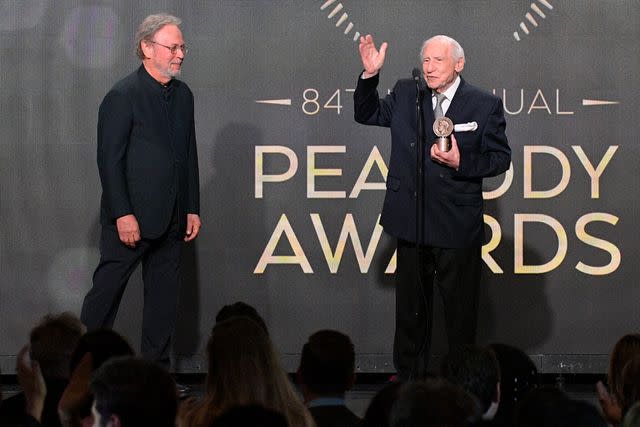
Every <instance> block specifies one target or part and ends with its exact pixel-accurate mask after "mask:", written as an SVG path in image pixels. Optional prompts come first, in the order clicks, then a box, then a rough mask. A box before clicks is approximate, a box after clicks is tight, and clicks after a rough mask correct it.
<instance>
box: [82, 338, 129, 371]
mask: <svg viewBox="0 0 640 427" xmlns="http://www.w3.org/2000/svg"><path fill="white" fill-rule="evenodd" d="M87 353H91V356H92V362H93V370H96V369H97V368H99V367H100V366H102V364H103V363H104V362H106V361H107V360H109V359H112V358H114V357H118V356H133V355H134V354H135V352H134V351H133V348H132V347H131V344H129V342H128V341H127V340H126V339H125V338H124V337H123V336H122V335H120V334H119V333H118V332H116V331H114V330H113V329H107V328H102V329H95V330H93V331H89V332H87V333H86V334H84V335H83V336H82V338H80V340H79V341H78V344H77V345H76V347H75V348H74V350H73V353H72V354H71V361H70V369H71V372H73V370H74V369H75V368H76V366H78V364H79V363H80V360H82V357H83V356H84V355H85V354H87Z"/></svg>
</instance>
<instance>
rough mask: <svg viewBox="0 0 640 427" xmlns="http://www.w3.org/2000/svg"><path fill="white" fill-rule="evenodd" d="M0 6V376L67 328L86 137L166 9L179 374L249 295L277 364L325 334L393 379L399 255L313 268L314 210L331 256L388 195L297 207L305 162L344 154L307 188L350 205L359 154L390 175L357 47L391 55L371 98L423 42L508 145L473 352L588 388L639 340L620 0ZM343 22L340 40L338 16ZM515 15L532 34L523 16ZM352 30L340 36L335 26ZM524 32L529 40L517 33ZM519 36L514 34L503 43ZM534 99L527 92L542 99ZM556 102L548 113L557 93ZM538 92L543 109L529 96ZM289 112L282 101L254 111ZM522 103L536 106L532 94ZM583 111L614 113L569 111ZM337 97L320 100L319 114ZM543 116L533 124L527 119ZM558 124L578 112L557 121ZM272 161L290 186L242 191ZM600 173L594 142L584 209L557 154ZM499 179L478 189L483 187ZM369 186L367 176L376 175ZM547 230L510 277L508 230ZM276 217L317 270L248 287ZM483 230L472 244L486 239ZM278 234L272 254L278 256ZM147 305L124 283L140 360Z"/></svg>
mask: <svg viewBox="0 0 640 427" xmlns="http://www.w3.org/2000/svg"><path fill="white" fill-rule="evenodd" d="M323 3H324V1H319V0H300V1H196V2H184V1H168V0H167V1H155V2H154V1H136V2H128V1H117V0H116V1H98V0H94V1H55V2H54V1H53V0H50V1H47V0H23V1H9V0H3V1H0V161H1V168H0V218H1V220H0V282H1V288H0V367H1V368H2V371H3V372H11V371H12V370H13V367H14V355H15V354H16V353H17V351H18V350H19V348H20V347H21V346H22V345H23V343H24V342H25V341H26V339H27V335H28V331H29V329H30V328H31V326H32V325H33V324H34V323H35V322H36V321H37V320H38V319H39V318H40V317H41V316H42V315H43V314H45V313H48V312H60V311H63V310H72V311H74V312H76V313H79V310H80V306H81V303H82V298H83V296H84V294H85V293H86V291H87V290H88V288H89V287H90V284H91V275H92V273H93V269H94V268H95V265H96V263H97V259H98V253H97V243H98V237H99V224H98V205H99V197H100V183H99V179H98V173H97V167H96V162H95V157H96V140H95V128H96V120H97V109H98V105H99V103H100V101H101V99H102V97H103V96H104V94H105V93H106V92H107V90H108V89H109V88H110V87H111V86H112V85H113V83H114V82H116V81H117V80H118V79H120V78H121V77H123V76H124V75H126V74H128V73H129V72H131V71H132V70H133V69H135V67H137V65H138V61H137V59H136V57H135V55H134V54H133V42H132V39H133V34H134V32H135V29H136V27H137V25H138V23H139V22H140V21H141V20H142V19H143V18H144V17H145V16H147V15H148V14H150V13H154V12H159V11H166V12H169V13H173V14H175V15H177V16H179V17H181V18H182V19H183V25H182V28H183V32H184V35H185V39H186V40H187V41H188V43H189V45H190V48H191V51H190V52H189V54H188V56H187V59H186V61H185V63H184V66H183V75H182V77H181V78H182V79H183V80H184V81H186V82H187V83H188V84H189V85H190V87H191V88H192V90H193V92H194V94H195V96H196V128H197V133H198V149H199V157H200V182H201V200H202V212H201V216H202V220H203V223H204V227H203V230H202V232H201V235H200V236H199V237H198V239H197V242H196V243H195V244H194V245H190V246H189V247H188V248H187V249H186V250H185V259H184V262H185V266H184V272H185V280H184V283H183V287H182V290H181V293H180V302H179V304H180V308H179V313H180V314H179V318H178V324H177V334H176V343H175V358H176V368H177V369H178V370H179V371H183V372H191V371H199V370H200V369H201V355H202V348H203V343H204V341H205V340H206V337H207V335H208V333H209V330H210V328H211V326H212V325H213V323H214V317H215V314H216V312H217V311H218V309H219V308H220V307H222V306H223V305H224V304H229V303H232V302H234V301H237V300H244V301H246V302H248V303H250V304H253V305H254V306H256V308H257V309H258V311H259V312H260V313H261V314H262V315H263V316H264V317H265V319H266V321H267V324H268V326H269V328H270V330H271V334H272V336H273V339H274V341H275V343H276V345H277V347H278V349H279V350H280V352H281V353H282V354H283V358H284V360H285V365H286V366H287V368H288V369H293V368H295V366H296V363H297V358H298V356H297V354H298V353H299V351H300V349H301V347H302V344H303V343H304V342H305V340H306V338H307V336H308V335H309V334H310V333H312V332H314V331H315V330H317V329H320V328H335V329H339V330H341V331H343V332H345V333H348V334H349V335H350V336H351V337H352V338H353V341H354V343H355V346H356V351H357V353H358V364H359V368H360V369H361V370H362V371H367V372H376V371H389V370H392V364H391V354H390V353H391V345H392V338H393V322H394V292H393V276H392V275H388V274H384V270H385V268H386V266H387V263H388V261H389V259H390V257H391V255H392V253H393V250H394V247H393V241H392V239H390V238H388V236H386V235H383V238H382V239H381V241H380V244H379V245H378V247H377V249H376V252H375V256H374V259H373V262H372V263H371V267H370V269H369V271H368V272H366V273H361V272H360V270H359V268H358V264H357V261H356V257H355V255H354V251H353V246H352V245H351V243H350V242H349V243H347V245H346V248H345V252H344V255H343V257H342V260H341V263H340V268H339V270H338V272H337V273H336V274H332V273H330V271H329V267H328V266H327V262H326V260H325V258H324V256H323V253H322V251H321V247H320V244H319V241H318V237H317V235H316V232H315V230H314V227H313V224H312V221H311V217H310V214H312V213H317V214H319V215H320V217H321V219H322V223H323V226H324V228H325V230H326V233H327V236H328V239H329V242H330V244H331V247H332V251H334V250H335V245H336V242H337V240H338V236H339V234H340V230H341V228H342V223H343V221H344V218H345V215H346V214H347V213H351V214H352V215H353V217H354V219H355V222H356V225H357V228H358V232H359V235H360V240H361V243H362V245H363V247H364V248H365V250H366V247H367V245H368V243H369V239H370V236H371V231H372V230H373V227H374V225H375V221H376V218H377V215H378V213H379V210H380V207H381V204H382V199H383V196H384V193H383V191H363V192H362V193H361V194H360V196H359V197H358V198H357V199H349V198H345V199H307V196H306V170H307V155H306V149H307V146H312V145H338V146H346V152H345V153H343V154H323V155H319V156H318V158H317V166H316V167H318V168H341V169H342V176H341V177H321V178H316V185H317V189H318V190H343V191H346V193H347V195H348V194H349V193H350V191H351V189H352V187H353V185H354V183H355V181H356V178H357V177H358V175H359V174H360V171H361V168H362V167H363V165H364V162H365V160H366V159H367V157H368V155H369V153H370V152H371V150H372V148H373V147H374V146H376V147H377V148H378V149H379V150H380V151H381V153H382V154H383V156H384V157H385V159H386V160H388V153H389V139H390V138H389V133H388V130H386V129H382V128H370V127H363V126H360V125H358V124H356V123H355V122H354V121H353V118H352V116H353V104H352V101H351V94H350V93H348V92H346V91H345V90H346V89H349V88H353V87H354V86H355V81H356V78H357V75H358V73H359V72H360V70H361V64H360V60H359V56H358V53H357V43H355V42H354V41H353V36H354V33H355V31H359V32H360V33H372V34H374V37H375V38H376V40H377V41H379V42H381V41H383V40H385V41H387V42H389V50H388V54H387V59H386V63H385V67H384V70H383V72H382V76H381V90H385V89H386V88H391V87H392V86H393V84H394V82H395V81H396V80H397V79H398V78H404V77H408V76H409V75H410V73H411V69H412V68H413V67H415V66H417V65H418V59H417V55H418V51H419V48H420V45H421V43H422V41H423V40H424V39H426V38H428V37H429V36H431V35H434V34H440V33H444V34H448V35H451V36H453V37H454V38H456V39H457V40H458V41H459V42H460V43H461V44H462V46H463V47H464V48H465V51H466V58H467V62H466V68H465V70H464V72H463V75H464V77H465V78H466V79H467V80H468V81H469V82H471V83H473V84H475V85H477V86H480V87H483V88H485V89H487V90H493V89H495V90H496V92H497V94H498V95H500V96H502V95H503V89H505V90H506V97H505V99H504V102H505V104H506V107H507V109H509V110H510V111H517V110H518V109H519V108H518V107H519V105H520V102H521V93H522V104H523V110H522V111H521V112H520V113H518V114H508V115H507V122H508V126H507V134H508V136H509V141H510V145H511V147H512V150H513V168H514V170H513V172H514V174H513V182H512V184H511V187H510V189H509V191H508V192H507V193H506V194H505V195H503V196H502V197H500V198H498V199H497V200H488V201H487V202H486V204H485V206H486V213H487V214H490V215H491V216H493V217H495V218H496V219H497V220H498V222H499V223H500V225H501V230H502V240H501V242H500V245H499V246H498V248H497V249H496V250H495V251H494V252H493V253H492V255H493V257H494V259H495V260H496V261H497V262H498V264H499V265H500V266H501V267H502V269H503V270H504V273H503V274H494V273H491V272H490V271H489V269H485V271H484V281H483V284H482V297H481V301H480V313H479V316H480V318H479V324H480V336H479V340H480V342H483V343H485V342H506V343H510V344H514V345H517V346H520V347H522V348H524V349H525V350H526V351H527V352H528V353H529V354H531V355H534V359H535V361H536V363H538V365H539V366H540V368H541V369H542V370H543V371H546V372H555V371H566V372H601V371H603V370H604V366H605V364H606V356H605V355H606V354H608V352H609V350H610V348H611V347H612V346H613V343H614V342H615V341H616V339H617V338H618V337H619V336H621V335H622V334H624V333H626V332H629V331H635V330H637V329H638V321H639V318H640V310H638V300H639V296H640V290H639V289H638V281H637V278H638V276H639V273H640V267H639V263H638V262H637V259H638V255H639V254H638V244H637V231H636V230H637V227H636V224H637V220H638V202H637V200H636V199H637V197H638V194H639V193H638V192H639V190H638V180H639V178H638V177H639V176H640V174H639V170H638V164H639V163H638V160H639V155H638V148H637V146H638V136H637V135H638V131H639V130H640V129H638V125H637V111H638V107H639V105H638V101H637V98H638V85H637V82H636V79H637V76H638V74H639V73H640V48H639V47H638V43H637V40H638V39H639V38H640V4H639V3H638V2H636V1H633V0H628V1H622V0H621V1H606V2H595V1H590V2H584V1H577V0H575V1H562V2H559V1H557V0H550V1H548V2H546V3H547V4H550V5H551V6H552V9H549V7H547V6H545V5H544V4H543V3H545V2H541V1H535V2H534V4H536V5H537V6H538V7H539V9H540V10H541V11H542V12H543V13H544V14H545V15H546V18H544V19H543V18H542V17H540V16H539V14H537V13H536V12H535V11H533V10H532V9H531V7H530V5H531V2H530V1H529V0H526V1H525V0H522V1H520V0H513V1H506V2H505V1H481V0H476V1H465V0H460V1H429V2H425V1H419V0H415V1H394V2H390V1H374V0H343V1H342V3H341V4H342V5H343V9H342V10H341V11H340V12H339V13H338V14H337V15H336V16H334V17H333V18H331V19H329V18H328V17H327V15H328V14H329V13H330V12H331V11H332V10H333V8H334V7H335V6H336V5H337V4H338V2H335V3H334V4H332V5H330V6H328V7H327V8H326V9H325V10H321V6H322V5H323ZM343 12H344V13H348V19H347V21H346V22H345V23H344V24H342V25H341V26H340V27H339V28H336V25H335V24H336V22H337V19H338V18H339V17H340V16H341V15H342V13H343ZM528 12H529V13H531V14H532V16H533V17H534V18H535V20H536V22H537V24H538V26H537V27H534V25H533V24H532V23H530V22H529V21H528V20H527V19H526V18H525V14H526V13H528ZM350 21H352V22H353V23H354V28H353V29H352V30H351V31H350V33H349V34H348V35H345V34H343V31H344V29H345V27H346V25H347V23H348V22H350ZM520 22H525V24H526V26H527V28H528V29H529V31H530V34H528V35H527V34H525V33H524V32H523V30H522V29H521V28H520ZM514 32H518V35H519V38H520V40H519V41H518V40H516V38H515V37H514ZM308 88H313V89H316V90H317V91H318V93H319V102H320V103H321V104H320V105H323V104H324V103H325V102H326V101H327V100H328V99H329V98H330V97H331V95H332V94H333V93H334V92H335V91H336V90H337V89H340V90H341V92H340V93H341V104H342V107H343V108H342V110H341V111H340V114H337V113H336V110H335V109H326V108H321V109H320V111H319V113H318V114H315V115H306V114H304V113H303V111H302V105H303V101H304V100H303V92H304V91H305V90H306V89H308ZM538 91H540V92H539V95H538V96H537V97H536V93H538ZM557 91H559V92H558V93H559V97H558V98H559V101H560V102H559V105H557V104H556V93H557ZM540 94H542V96H544V99H542V98H541V97H540ZM281 98H286V99H291V105H290V106H274V105H266V104H259V103H256V102H255V101H256V100H265V99H281ZM534 99H535V100H534ZM585 99H597V100H606V101H614V102H616V104H612V105H601V106H586V105H583V100H585ZM334 101H335V100H334ZM545 101H546V103H547V104H548V105H549V108H550V112H551V114H550V113H549V112H548V111H547V110H545V109H541V108H535V109H533V110H531V111H530V112H528V110H529V107H530V106H531V105H532V104H534V105H536V106H538V107H540V106H543V105H544V103H545ZM557 111H572V112H573V113H574V114H571V115H567V114H556V112H557ZM260 145H283V146H286V147H289V148H290V149H292V150H293V151H294V152H295V153H296V155H297V158H298V161H299V166H298V171H297V173H296V175H295V176H294V177H293V178H292V179H290V180H289V181H286V182H284V183H277V184H273V183H268V184H265V188H264V197H263V198H260V199H258V198H256V197H255V194H254V168H255V166H254V152H255V147H256V146H260ZM536 145H544V146H551V147H555V148H557V149H559V150H560V151H562V152H563V153H564V155H565V156H566V157H567V159H568V160H569V164H570V167H571V177H570V181H569V185H568V187H567V188H566V190H565V191H564V192H562V193H561V194H560V195H558V196H556V197H554V198H550V199H525V197H524V193H523V186H524V180H523V177H524V160H523V152H524V147H525V146H536ZM575 145H577V146H580V147H582V149H583V150H584V151H585V153H586V154H587V156H588V157H589V159H590V160H591V161H592V163H594V164H595V165H597V163H598V162H599V161H600V159H601V158H602V156H603V155H604V153H605V152H606V150H607V148H608V147H609V146H610V145H617V146H619V147H618V150H617V152H616V153H615V155H614V156H613V158H612V160H611V162H610V163H609V165H608V167H607V168H606V169H605V172H604V174H603V175H602V177H601V179H600V196H599V198H591V196H590V181H589V177H588V175H587V173H586V171H585V170H584V168H583V167H582V165H581V164H580V161H579V160H578V157H577V156H576V154H575V153H574V151H573V149H572V148H571V146H575ZM265 159H266V160H265V172H268V173H281V172H283V171H284V170H286V168H287V166H288V164H287V162H286V161H284V157H282V156H275V155H272V156H269V157H266V158H265ZM532 176H533V182H534V189H538V190H542V189H549V188H552V187H554V186H555V185H556V184H557V183H558V181H559V179H560V176H561V169H560V165H559V163H558V162H557V161H556V160H555V159H554V158H553V157H551V156H549V155H546V154H541V155H535V156H534V160H533V174H532ZM502 180H503V178H502V177H501V178H495V179H491V180H487V181H486V185H485V186H486V190H492V189H495V188H496V187H497V186H498V185H499V184H500V183H501V182H502ZM369 181H372V182H374V181H375V182H381V181H382V177H381V176H380V174H379V173H378V171H377V169H376V168H375V167H374V169H373V173H372V174H371V176H370V177H369ZM592 212H603V213H608V214H611V215H615V216H616V217H618V218H619V220H618V223H617V224H616V225H615V226H614V225H611V224H607V223H604V222H598V223H592V224H591V225H590V226H588V228H587V231H588V232H589V233H590V234H592V235H593V236H595V237H598V238H600V239H603V240H606V241H609V242H611V243H612V244H613V245H615V246H616V247H617V248H619V250H620V252H621V254H622V262H621V264H620V266H619V267H618V268H617V269H616V270H615V271H613V272H612V273H610V274H607V275H603V276H591V275H586V274H584V273H581V272H579V271H578V270H576V268H575V266H576V264H577V263H578V262H579V261H582V262H584V263H586V264H590V265H594V266H602V265H606V264H607V263H609V261H610V257H609V255H608V253H607V252H604V251H602V250H601V249H598V248H595V247H593V246H589V245H587V244H585V243H584V242H582V241H580V240H579V239H578V238H577V237H576V232H575V230H574V228H575V224H576V221H577V220H578V218H580V217H581V216H582V215H585V214H588V213H592ZM531 213H535V214H544V215H549V216H551V217H553V218H555V219H556V220H558V221H559V222H560V223H561V224H562V226H563V228H564V229H565V231H566V233H567V238H568V240H567V254H566V257H565V258H564V261H563V262H562V263H561V264H560V265H559V266H558V267H557V268H556V269H554V270H553V271H550V272H548V273H544V274H515V273H514V251H515V249H514V215H516V214H531ZM282 214H286V215H287V218H288V220H289V222H290V224H291V226H292V228H293V230H294V231H295V234H296V236H297V238H298V239H299V241H300V244H301V247H302V248H303V250H304V251H305V254H306V256H307V258H308V260H309V262H310V264H311V266H312V268H313V270H314V272H313V274H304V273H303V272H302V269H301V268H300V266H298V265H270V266H268V267H267V269H266V271H265V273H264V274H254V273H253V271H254V268H255V267H256V264H257V262H258V259H259V257H260V255H261V254H262V251H263V250H264V247H265V245H266V244H267V242H268V240H269V238H270V237H271V234H272V232H273V231H274V229H275V226H276V224H277V222H278V220H279V219H280V217H281V215H282ZM489 234H490V233H488V235H489ZM524 242H525V243H524V258H525V262H526V263H528V264H543V263H545V262H547V261H548V260H550V259H551V258H552V257H553V256H554V254H555V253H556V249H557V239H556V236H555V234H554V233H553V231H552V230H551V229H550V228H549V227H548V226H546V225H540V224H527V225H526V227H525V233H524ZM291 252H292V251H291V248H290V246H289V245H288V243H287V241H286V239H283V240H282V241H281V242H280V244H279V245H278V248H277V250H276V253H277V254H278V255H290V254H291ZM141 304H142V297H141V287H140V278H139V273H136V274H135V275H134V278H133V280H132V281H131V283H130V286H129V288H128V290H127V292H126V294H125V299H124V301H123V304H122V306H121V310H120V313H119V315H118V319H117V322H116V327H117V328H118V329H119V330H120V331H122V332H123V333H125V334H126V336H127V337H129V339H130V340H131V341H132V342H133V343H134V344H137V343H138V341H139V330H140V306H141ZM436 316H437V317H436V331H435V348H434V352H435V354H436V355H438V354H442V352H443V351H445V349H446V344H445V340H444V338H443V332H442V330H441V325H442V319H441V307H440V306H437V307H436Z"/></svg>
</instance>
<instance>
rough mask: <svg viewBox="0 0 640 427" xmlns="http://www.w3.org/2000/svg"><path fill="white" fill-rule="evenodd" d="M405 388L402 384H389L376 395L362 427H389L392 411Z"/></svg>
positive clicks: (365, 415)
mask: <svg viewBox="0 0 640 427" xmlns="http://www.w3.org/2000/svg"><path fill="white" fill-rule="evenodd" d="M403 386H404V384H403V383H401V382H393V383H389V384H387V385H386V386H384V387H383V388H382V389H381V390H380V391H379V392H378V393H376V395H375V396H373V399H371V402H369V406H368V407H367V411H366V412H365V414H364V418H363V419H362V426H361V427H389V425H390V423H391V409H392V408H393V404H394V403H396V399H397V398H398V394H399V393H400V390H401V389H402V387H403Z"/></svg>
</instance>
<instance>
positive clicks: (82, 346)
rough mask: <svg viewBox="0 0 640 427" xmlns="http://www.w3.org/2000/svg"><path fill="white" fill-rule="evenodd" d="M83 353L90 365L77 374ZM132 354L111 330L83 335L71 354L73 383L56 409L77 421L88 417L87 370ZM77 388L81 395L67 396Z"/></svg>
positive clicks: (131, 349)
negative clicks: (89, 360)
mask: <svg viewBox="0 0 640 427" xmlns="http://www.w3.org/2000/svg"><path fill="white" fill-rule="evenodd" d="M87 354H91V367H90V369H89V370H87V372H86V376H84V377H81V376H80V375H79V373H78V372H76V373H75V374H74V371H76V369H77V368H78V365H79V364H80V362H81V361H82V360H83V358H84V357H86V355H87ZM134 354H135V352H134V351H133V348H131V345H130V344H129V343H128V342H127V340H126V339H125V338H124V337H123V336H122V335H120V334H119V333H117V332H116V331H114V330H112V329H106V328H105V329H95V330H93V331H89V332H87V333H86V334H84V335H83V336H82V338H80V340H79V341H78V345H77V346H76V348H75V349H74V351H73V354H72V355H71V362H70V369H71V372H72V375H73V376H72V383H73V384H70V385H69V387H68V388H69V389H70V390H69V391H68V392H67V391H65V393H64V394H63V397H62V400H61V405H60V406H59V412H60V409H62V411H63V412H64V416H66V417H68V418H69V419H71V420H75V422H76V423H77V424H79V423H81V422H82V420H85V421H86V420H87V419H90V417H91V404H92V402H93V395H92V394H91V393H90V390H89V382H90V380H91V378H90V375H91V374H90V372H95V371H96V370H97V369H98V368H100V367H101V366H102V365H103V364H104V363H105V362H107V361H108V360H110V359H113V358H116V357H124V356H133V355H134ZM80 382H82V384H80ZM79 388H82V389H84V390H85V394H84V396H82V397H80V396H78V395H77V394H76V395H75V397H71V395H72V394H74V390H78V389H79Z"/></svg>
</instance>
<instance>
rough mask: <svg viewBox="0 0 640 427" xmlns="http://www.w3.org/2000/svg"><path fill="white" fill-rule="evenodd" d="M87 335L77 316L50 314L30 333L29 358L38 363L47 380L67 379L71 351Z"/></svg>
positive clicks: (67, 313) (68, 313)
mask: <svg viewBox="0 0 640 427" xmlns="http://www.w3.org/2000/svg"><path fill="white" fill-rule="evenodd" d="M84 332H85V327H84V325H83V324H82V322H81V321H80V319H78V318H77V317H76V316H75V315H74V314H72V313H70V312H65V313H61V314H48V315H46V316H44V317H43V318H42V319H41V320H40V322H39V323H38V324H37V325H36V326H35V327H34V328H33V329H32V330H31V333H30V335H29V343H30V350H29V351H30V356H31V359H32V360H35V361H37V362H38V363H39V365H40V369H41V371H42V376H43V377H44V378H45V379H50V378H57V379H68V378H69V375H70V374H71V372H70V371H69V360H70V358H71V352H72V351H73V349H74V348H75V347H76V345H77V343H78V340H80V337H82V334H84Z"/></svg>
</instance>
